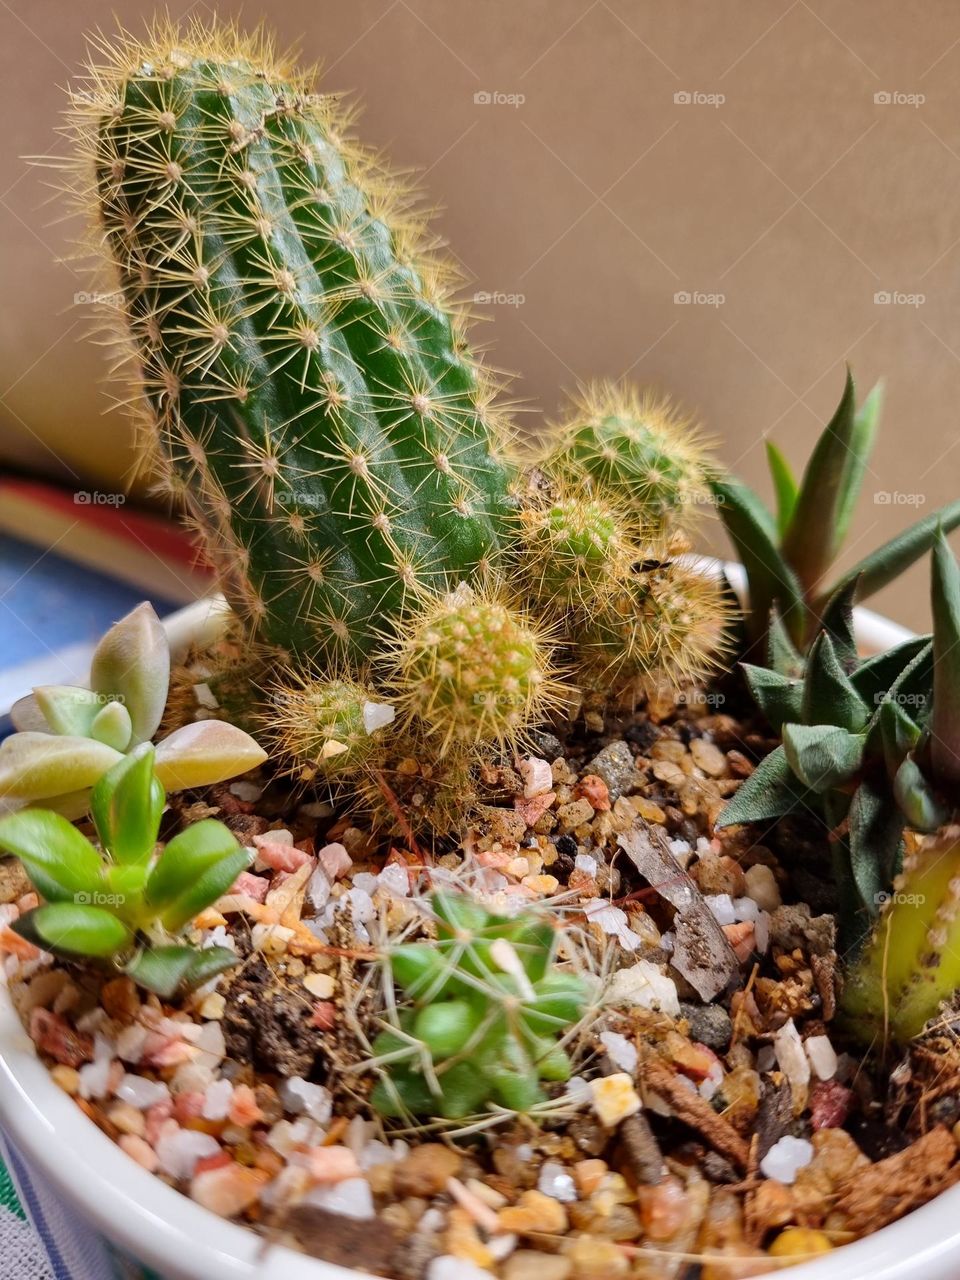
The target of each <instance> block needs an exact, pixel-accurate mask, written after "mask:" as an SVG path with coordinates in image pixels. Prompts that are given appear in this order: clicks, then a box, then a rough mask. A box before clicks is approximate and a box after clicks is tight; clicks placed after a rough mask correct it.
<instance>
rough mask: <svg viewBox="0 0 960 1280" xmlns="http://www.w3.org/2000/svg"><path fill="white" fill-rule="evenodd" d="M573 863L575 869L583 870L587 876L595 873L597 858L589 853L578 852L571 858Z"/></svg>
mask: <svg viewBox="0 0 960 1280" xmlns="http://www.w3.org/2000/svg"><path fill="white" fill-rule="evenodd" d="M573 865H574V867H575V868H576V869H577V871H585V872H586V874H587V875H588V876H595V875H596V874H597V860H596V858H593V857H591V856H590V854H589V853H578V854H577V856H576V857H575V858H574V860H573Z"/></svg>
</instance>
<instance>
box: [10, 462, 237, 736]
mask: <svg viewBox="0 0 960 1280" xmlns="http://www.w3.org/2000/svg"><path fill="white" fill-rule="evenodd" d="M212 585H213V582H212V575H211V573H210V571H209V570H208V569H207V567H206V566H205V565H203V564H202V563H200V562H199V561H198V559H197V553H196V550H195V548H194V546H193V544H192V543H191V541H190V539H189V537H188V536H187V535H186V534H185V533H184V532H183V531H182V530H181V529H180V528H179V527H178V526H177V525H176V524H175V523H174V522H173V521H172V520H165V519H164V518H163V517H162V516H158V515H154V514H152V513H147V512H143V511H137V510H134V509H133V508H132V507H129V506H128V505H127V504H126V502H125V501H124V498H123V495H122V494H117V493H101V492H97V491H85V490H82V491H78V492H71V491H69V490H65V489H62V488H58V487H56V486H54V485H49V484H44V483H41V482H38V481H34V480H25V479H21V478H19V477H13V476H0V726H2V720H3V718H4V717H5V716H6V714H7V712H8V711H9V708H10V705H11V704H12V703H13V702H14V701H15V700H16V699H17V698H18V697H20V696H21V695H22V694H24V693H26V692H28V691H29V690H30V689H31V687H32V686H33V685H37V684H75V683H84V682H85V680H86V677H87V671H88V667H89V659H90V652H91V650H92V648H93V646H94V645H95V644H96V642H97V640H98V639H99V638H100V636H101V635H102V634H103V633H104V631H106V630H107V628H108V627H109V626H110V625H111V623H113V622H115V621H116V620H117V619H118V618H120V617H122V616H123V614H125V613H126V612H128V610H130V609H132V608H133V606H134V605H136V604H139V603H140V601H141V600H150V601H152V602H153V605H154V607H155V608H156V610H157V612H158V613H159V614H160V616H161V617H163V616H164V615H165V614H168V613H170V612H171V611H173V610H175V609H178V608H180V607H181V606H183V605H185V604H189V603H190V602H191V601H193V600H196V599H198V598H199V597H200V596H202V595H205V594H206V593H207V592H208V591H210V590H211V589H212Z"/></svg>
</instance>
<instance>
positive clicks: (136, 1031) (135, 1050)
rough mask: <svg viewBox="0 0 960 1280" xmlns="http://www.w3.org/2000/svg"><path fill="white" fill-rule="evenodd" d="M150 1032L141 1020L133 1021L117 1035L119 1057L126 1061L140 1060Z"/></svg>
mask: <svg viewBox="0 0 960 1280" xmlns="http://www.w3.org/2000/svg"><path fill="white" fill-rule="evenodd" d="M149 1034H150V1031H149V1029H148V1028H147V1027H144V1026H141V1024H140V1023H139V1022H131V1024H130V1026H129V1027H124V1028H123V1030H122V1031H121V1032H120V1034H119V1035H118V1036H117V1057H118V1058H122V1059H123V1061H124V1062H131V1063H133V1062H139V1061H140V1059H141V1058H142V1057H143V1048H144V1045H145V1044H146V1043H147V1037H148V1036H149Z"/></svg>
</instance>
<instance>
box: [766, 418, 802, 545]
mask: <svg viewBox="0 0 960 1280" xmlns="http://www.w3.org/2000/svg"><path fill="white" fill-rule="evenodd" d="M766 448H767V466H768V467H769V469H770V475H771V477H772V479H773V489H774V493H775V494H776V497H777V533H778V534H779V536H780V538H781V539H782V538H783V536H784V534H785V533H786V532H787V530H788V529H789V528H790V521H791V520H792V518H793V512H794V508H795V507H796V505H797V495H798V494H799V491H800V486H799V485H798V484H797V480H796V477H795V476H794V474H793V471H792V470H791V468H790V464H789V462H787V460H786V458H785V457H784V456H783V454H782V453H781V452H780V450H779V449H778V448H777V446H776V445H775V444H774V443H773V441H772V440H768V441H767V442H766Z"/></svg>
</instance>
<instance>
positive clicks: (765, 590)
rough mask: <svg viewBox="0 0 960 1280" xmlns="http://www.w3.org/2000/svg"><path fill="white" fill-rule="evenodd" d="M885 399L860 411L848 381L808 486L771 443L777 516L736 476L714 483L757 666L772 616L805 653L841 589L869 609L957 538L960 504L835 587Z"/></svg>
mask: <svg viewBox="0 0 960 1280" xmlns="http://www.w3.org/2000/svg"><path fill="white" fill-rule="evenodd" d="M881 390H882V389H881V387H880V386H879V385H877V386H876V387H874V389H873V390H872V391H871V392H870V394H869V395H868V396H867V398H866V400H864V402H863V404H862V405H861V406H860V408H859V409H858V408H857V405H856V392H855V388H854V383H853V378H852V376H851V375H850V373H849V371H848V372H847V379H846V384H845V386H844V390H843V395H842V397H841V399H840V403H839V405H838V406H837V409H836V411H835V413H834V415H833V417H832V418H831V419H830V421H829V423H828V424H827V426H826V427H825V428H824V430H823V433H822V434H821V436H820V438H819V440H818V441H817V444H816V447H815V448H814V451H813V453H812V454H811V455H810V459H809V461H808V462H807V465H806V468H805V470H804V473H803V478H802V480H801V481H800V482H798V481H797V480H796V479H795V478H794V476H793V473H792V471H791V469H790V466H789V464H788V463H787V461H786V459H785V458H784V456H783V454H782V453H781V452H780V450H779V449H777V447H776V446H775V445H773V444H772V443H768V445H767V457H768V461H769V465H770V471H771V475H772V477H773V483H774V489H775V491H776V498H777V511H776V515H775V516H774V515H773V514H771V512H770V511H768V510H767V508H766V506H765V505H764V504H763V502H762V501H761V500H760V498H758V497H757V495H756V494H755V493H753V492H752V491H751V490H750V489H749V488H748V487H747V486H746V485H744V484H741V483H740V482H739V481H737V480H734V479H731V478H730V477H728V476H721V475H716V476H714V477H713V480H712V487H713V492H714V499H715V501H716V504H717V508H718V511H719V514H720V516H721V518H722V520H723V522H724V525H725V526H726V529H727V533H728V535H729V537H730V540H731V542H732V543H733V545H734V547H735V548H736V551H737V555H738V556H739V557H740V560H741V562H742V564H743V567H744V569H745V571H746V577H747V586H748V594H749V610H748V613H747V618H746V624H747V627H746V629H747V637H746V647H747V649H748V651H749V652H750V654H751V656H754V655H755V654H757V653H758V652H761V653H762V651H763V647H764V644H765V641H766V635H767V628H768V626H769V623H770V618H771V615H772V613H773V611H774V610H775V611H776V613H777V615H778V616H779V617H780V619H781V620H782V622H783V625H784V627H785V629H786V631H787V634H788V635H789V636H790V638H791V640H792V641H793V644H794V645H795V646H796V647H797V648H798V649H800V650H801V651H802V652H806V650H807V649H808V648H809V646H810V645H811V644H812V643H813V641H814V639H815V638H816V635H817V633H818V631H819V629H820V625H821V620H822V617H823V613H824V611H825V609H826V608H827V606H828V604H829V602H830V601H831V600H833V599H834V598H835V597H836V596H837V594H838V592H839V591H840V590H841V589H842V588H844V587H847V586H849V585H850V584H851V583H856V593H855V596H856V599H857V600H863V599H865V598H866V597H867V596H870V595H872V594H873V593H874V592H875V591H879V590H880V589H881V588H882V587H885V586H887V585H888V583H890V582H892V581H893V580H894V579H895V578H897V577H898V576H899V575H900V574H901V573H903V571H904V570H905V569H907V568H909V566H910V565H911V564H913V563H914V561H916V560H919V559H920V558H921V556H923V555H925V554H926V553H927V552H928V551H929V550H930V548H931V546H932V545H933V543H934V541H935V539H936V536H937V530H938V529H939V528H941V527H942V528H943V529H944V530H946V531H947V532H949V531H950V530H951V529H954V528H956V527H957V525H960V500H958V501H955V502H951V503H949V504H948V505H947V506H945V507H943V508H941V509H940V510H939V511H935V512H933V513H932V514H931V515H929V516H925V517H924V519H922V520H919V521H917V523H916V524H914V525H912V526H911V527H910V528H908V529H905V530H904V531H903V532H902V533H899V534H897V535H896V536H895V537H894V538H891V539H890V541H889V542H886V543H884V544H883V545H882V546H880V547H878V548H877V549H876V550H875V551H872V552H871V553H870V554H869V555H867V556H865V557H864V558H863V559H862V560H860V561H859V562H858V563H857V564H856V565H854V566H853V567H852V568H851V569H848V570H847V571H846V572H845V573H844V574H842V575H841V577H840V578H839V579H838V580H836V581H833V582H830V581H828V578H827V575H828V574H829V572H830V569H831V566H832V565H833V562H834V561H835V559H836V557H837V555H838V554H839V552H840V549H841V547H842V545H843V542H844V540H845V538H846V536H847V533H848V531H849V528H850V522H851V520H852V518H853V514H854V511H855V508H856V504H857V499H858V497H859V495H860V490H861V488H862V485H863V479H864V476H865V475H866V473H867V467H868V463H869V460H870V454H871V451H872V449H873V444H874V441H875V438H876V433H877V428H878V426H879V421H880V405H881Z"/></svg>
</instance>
